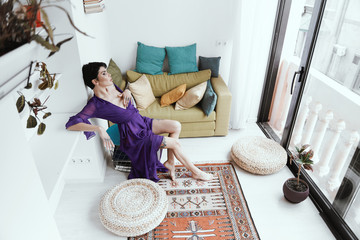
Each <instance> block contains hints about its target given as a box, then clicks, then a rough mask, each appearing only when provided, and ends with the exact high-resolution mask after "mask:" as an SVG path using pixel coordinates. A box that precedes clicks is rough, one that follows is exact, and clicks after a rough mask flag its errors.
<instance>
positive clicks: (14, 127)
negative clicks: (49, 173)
mask: <svg viewBox="0 0 360 240" xmlns="http://www.w3.org/2000/svg"><path fill="white" fill-rule="evenodd" d="M15 101H16V99H14V98H13V95H8V96H7V97H5V98H4V99H2V100H1V102H0V111H1V112H2V113H4V115H2V117H1V118H0V126H1V134H2V137H1V138H0V146H1V148H0V149H1V150H0V159H1V161H0V189H1V199H0V212H1V214H0V239H1V240H23V239H38V240H48V239H54V240H56V239H60V235H59V232H58V229H57V227H56V224H55V220H54V218H53V216H52V214H51V211H50V207H49V203H48V201H47V198H46V195H45V192H44V190H43V188H42V184H41V180H40V177H39V174H38V172H37V168H36V166H35V163H34V159H33V157H32V153H31V149H30V148H29V145H28V144H27V141H26V137H25V134H24V128H23V126H22V122H21V121H20V117H19V114H18V112H17V110H16V107H15V103H14V102H15Z"/></svg>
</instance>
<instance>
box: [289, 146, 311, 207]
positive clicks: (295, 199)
mask: <svg viewBox="0 0 360 240" xmlns="http://www.w3.org/2000/svg"><path fill="white" fill-rule="evenodd" d="M295 149H296V152H292V153H291V156H290V164H291V163H292V161H296V162H297V163H298V164H299V170H298V172H297V177H296V178H290V179H288V180H286V181H285V183H284V185H283V192H284V197H285V198H286V199H287V200H288V201H290V202H292V203H299V202H302V201H304V200H305V199H306V198H307V197H308V195H309V185H308V184H307V183H306V182H305V181H303V180H301V179H300V172H301V168H302V167H304V168H305V169H306V170H311V171H312V170H313V169H312V166H311V165H312V164H313V163H314V162H313V161H312V160H311V159H312V157H313V156H314V151H313V150H312V149H311V148H310V145H309V144H304V145H302V146H301V148H298V147H295Z"/></svg>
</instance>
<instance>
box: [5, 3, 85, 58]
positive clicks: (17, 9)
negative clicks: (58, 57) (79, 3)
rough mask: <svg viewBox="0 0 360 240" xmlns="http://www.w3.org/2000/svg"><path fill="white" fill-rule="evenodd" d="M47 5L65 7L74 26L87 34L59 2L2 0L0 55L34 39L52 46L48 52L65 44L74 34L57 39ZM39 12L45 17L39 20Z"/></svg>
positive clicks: (48, 46)
mask: <svg viewBox="0 0 360 240" xmlns="http://www.w3.org/2000/svg"><path fill="white" fill-rule="evenodd" d="M48 7H55V8H58V9H60V10H62V11H64V12H65V13H66V15H67V18H68V20H69V23H70V24H71V25H72V26H73V27H74V29H75V30H77V31H78V32H80V33H82V34H84V35H86V36H88V35H87V34H86V33H84V32H82V31H81V30H79V29H78V28H77V27H76V26H75V25H74V24H73V22H72V20H71V17H70V15H69V13H68V12H67V10H66V9H65V8H63V7H61V6H59V5H56V4H46V5H44V6H43V5H42V0H27V1H26V4H23V3H22V2H21V1H19V0H8V1H0V16H1V20H0V32H1V36H0V56H2V55H4V54H6V53H8V52H10V51H12V50H13V49H15V48H18V47H19V46H21V45H23V44H25V43H30V42H31V41H33V40H34V41H36V42H37V43H39V44H41V45H42V46H43V47H45V48H47V49H49V50H50V54H49V56H51V55H53V54H54V53H56V52H57V51H59V49H60V47H61V45H62V44H64V43H65V42H68V41H70V40H71V39H72V38H73V36H71V37H68V38H65V39H63V40H61V41H60V42H58V43H55V41H54V32H53V30H54V29H53V27H52V26H51V24H50V22H49V18H48V15H47V13H46V12H45V10H44V9H45V8H48ZM39 14H41V16H42V17H41V18H42V20H43V21H41V20H39ZM40 30H44V31H40Z"/></svg>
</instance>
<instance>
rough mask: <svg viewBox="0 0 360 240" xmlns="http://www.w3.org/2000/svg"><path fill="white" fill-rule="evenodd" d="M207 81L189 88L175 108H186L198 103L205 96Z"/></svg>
mask: <svg viewBox="0 0 360 240" xmlns="http://www.w3.org/2000/svg"><path fill="white" fill-rule="evenodd" d="M206 85H207V82H203V83H200V84H198V85H196V86H195V87H192V88H190V89H189V90H187V91H186V92H185V94H184V96H183V97H182V98H180V99H179V100H178V101H177V102H176V105H175V110H185V109H188V108H191V107H193V106H195V105H196V104H198V103H199V102H200V101H201V99H202V98H203V96H204V93H205V90H206Z"/></svg>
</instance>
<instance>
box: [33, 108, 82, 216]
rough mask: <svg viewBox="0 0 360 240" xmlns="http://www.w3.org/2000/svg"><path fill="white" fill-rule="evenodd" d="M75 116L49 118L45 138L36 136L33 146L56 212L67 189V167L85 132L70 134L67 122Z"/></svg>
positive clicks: (40, 171)
mask: <svg viewBox="0 0 360 240" xmlns="http://www.w3.org/2000/svg"><path fill="white" fill-rule="evenodd" d="M72 115H74V113H61V114H60V113H58V114H53V115H51V116H50V117H49V118H47V119H46V130H45V132H44V134H43V135H41V136H38V135H36V134H35V135H34V136H33V137H32V138H31V139H30V141H29V144H30V146H31V149H32V152H33V157H34V159H35V164H36V166H37V169H38V172H39V175H40V179H41V181H42V184H43V187H44V190H45V193H46V196H47V198H48V200H49V203H50V206H52V207H53V211H55V209H56V206H57V203H58V201H59V198H60V196H61V192H62V190H63V187H64V180H63V175H64V171H65V168H66V166H67V163H68V161H69V159H70V158H71V155H72V153H73V151H74V149H75V146H76V144H77V142H78V140H79V135H80V133H81V132H77V131H76V132H74V131H67V130H66V129H65V123H66V122H67V121H68V120H69V117H70V116H72Z"/></svg>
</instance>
